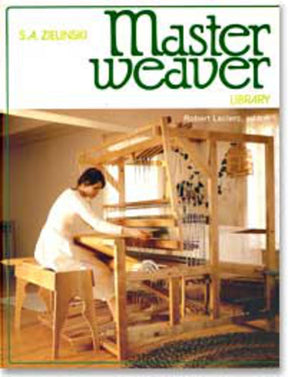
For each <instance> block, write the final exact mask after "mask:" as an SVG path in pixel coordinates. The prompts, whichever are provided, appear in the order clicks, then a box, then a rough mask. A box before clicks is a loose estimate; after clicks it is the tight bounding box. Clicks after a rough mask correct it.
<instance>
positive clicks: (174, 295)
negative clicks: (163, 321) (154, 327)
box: [169, 277, 180, 326]
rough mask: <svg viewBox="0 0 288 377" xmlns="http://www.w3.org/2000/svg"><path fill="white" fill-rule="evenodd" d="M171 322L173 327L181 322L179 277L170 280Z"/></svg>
mask: <svg viewBox="0 0 288 377" xmlns="http://www.w3.org/2000/svg"><path fill="white" fill-rule="evenodd" d="M169 322H170V325H171V326H174V325H177V324H178V323H179V322H180V285H179V278H178V277H177V278H170V279H169Z"/></svg>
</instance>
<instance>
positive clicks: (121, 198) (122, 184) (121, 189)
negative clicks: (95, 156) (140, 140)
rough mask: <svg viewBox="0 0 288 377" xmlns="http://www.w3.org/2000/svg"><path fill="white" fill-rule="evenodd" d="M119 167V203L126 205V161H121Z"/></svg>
mask: <svg viewBox="0 0 288 377" xmlns="http://www.w3.org/2000/svg"><path fill="white" fill-rule="evenodd" d="M118 167H119V176H118V182H119V203H120V204H124V203H125V163H124V160H121V161H119V164H118Z"/></svg>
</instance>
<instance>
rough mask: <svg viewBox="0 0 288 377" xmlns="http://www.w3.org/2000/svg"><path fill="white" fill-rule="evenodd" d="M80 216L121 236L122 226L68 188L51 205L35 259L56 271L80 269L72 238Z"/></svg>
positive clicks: (101, 230)
mask: <svg viewBox="0 0 288 377" xmlns="http://www.w3.org/2000/svg"><path fill="white" fill-rule="evenodd" d="M79 219H81V220H82V221H84V222H85V223H87V224H88V225H90V226H91V227H92V228H93V229H94V230H96V231H97V232H101V233H109V234H115V235H120V234H121V232H122V227H121V226H118V225H114V224H111V223H109V222H107V221H104V220H102V219H100V218H99V217H98V216H97V215H96V214H95V212H94V211H93V210H92V208H91V204H90V203H89V201H88V200H87V199H85V198H83V197H82V196H81V195H80V193H79V192H78V191H77V190H73V189H67V190H65V191H64V192H63V193H62V194H61V195H60V196H59V197H58V198H57V199H56V201H55V202H54V204H53V205H52V207H51V209H50V211H49V214H48V217H47V220H46V223H45V225H44V227H43V228H42V230H41V233H40V236H39V239H38V241H37V244H36V248H35V253H34V256H35V259H36V260H37V262H38V263H39V264H41V265H42V266H44V267H47V268H52V269H53V270H55V271H67V270H71V269H79V268H81V267H82V265H81V263H80V262H79V261H78V260H76V259H75V258H74V255H73V249H74V248H75V246H74V243H73V237H74V235H75V233H77V230H75V224H77V222H79Z"/></svg>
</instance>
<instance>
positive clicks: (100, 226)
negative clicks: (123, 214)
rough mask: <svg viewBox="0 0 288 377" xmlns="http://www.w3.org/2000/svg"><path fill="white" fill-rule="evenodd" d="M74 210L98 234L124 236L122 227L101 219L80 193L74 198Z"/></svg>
mask: <svg viewBox="0 0 288 377" xmlns="http://www.w3.org/2000/svg"><path fill="white" fill-rule="evenodd" d="M73 208H74V211H75V212H76V213H77V214H78V215H79V216H80V217H81V219H82V220H83V221H85V222H86V223H87V224H88V225H90V226H91V227H92V228H93V229H94V230H96V231H97V232H99V233H106V234H113V235H116V236H120V235H122V233H123V227H122V226H120V225H115V224H112V223H109V222H108V221H105V220H103V219H101V218H99V217H98V216H97V215H96V213H95V212H94V211H93V209H92V208H91V207H90V205H89V203H87V202H86V200H85V199H82V198H81V197H79V194H78V193H75V195H74V197H73Z"/></svg>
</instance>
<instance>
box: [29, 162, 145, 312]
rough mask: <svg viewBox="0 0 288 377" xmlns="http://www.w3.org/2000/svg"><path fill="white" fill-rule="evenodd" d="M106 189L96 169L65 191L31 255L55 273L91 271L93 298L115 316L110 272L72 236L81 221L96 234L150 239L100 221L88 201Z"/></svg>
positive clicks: (54, 207) (87, 171) (131, 229)
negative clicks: (105, 303) (102, 301)
mask: <svg viewBox="0 0 288 377" xmlns="http://www.w3.org/2000/svg"><path fill="white" fill-rule="evenodd" d="M104 187H105V178H104V175H103V174H102V172H101V171H100V170H98V169H96V168H89V169H87V170H85V171H84V172H83V173H82V174H81V176H80V177H79V179H78V181H77V186H76V187H75V188H68V189H66V190H64V191H63V192H62V193H61V194H60V195H59V196H58V198H57V199H56V201H55V202H54V204H53V205H52V207H51V209H50V211H49V213H48V216H47V219H46V222H45V224H44V226H43V228H42V230H41V232H40V235H39V238H38V241H37V243H36V247H35V252H34V256H35V259H36V261H37V262H38V263H39V264H40V265H41V266H43V267H45V268H50V269H52V270H54V271H69V270H75V269H85V268H87V269H88V268H90V269H92V271H93V277H94V281H95V287H94V288H93V289H94V292H93V294H94V298H96V299H100V300H105V301H107V304H108V306H109V309H110V311H111V313H112V315H113V318H114V314H115V294H114V276H113V271H112V270H111V269H110V268H109V266H108V265H107V264H105V263H104V262H102V261H101V260H99V259H98V258H97V256H96V255H95V254H94V253H93V252H89V251H87V250H85V249H84V248H81V247H80V246H77V245H75V243H74V236H75V235H76V234H77V229H78V233H79V225H80V223H81V222H82V223H83V222H84V223H86V224H88V225H89V226H90V227H92V228H93V229H94V230H95V231H97V232H99V233H105V234H111V235H115V236H119V235H121V236H125V237H135V238H140V239H147V238H149V233H148V232H146V231H143V230H139V229H134V228H127V227H124V226H119V225H115V224H112V223H109V222H107V221H104V220H103V219H101V218H99V217H98V216H97V215H96V213H95V212H94V211H93V209H92V206H91V200H92V199H94V198H95V197H96V196H97V195H98V194H99V193H100V191H101V190H102V189H103V188H104Z"/></svg>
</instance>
